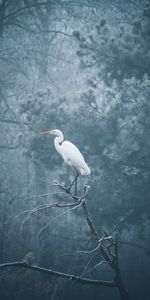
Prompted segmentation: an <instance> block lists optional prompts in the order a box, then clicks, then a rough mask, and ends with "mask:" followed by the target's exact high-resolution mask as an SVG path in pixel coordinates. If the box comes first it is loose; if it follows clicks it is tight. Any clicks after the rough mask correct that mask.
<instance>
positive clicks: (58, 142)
mask: <svg viewBox="0 0 150 300" xmlns="http://www.w3.org/2000/svg"><path fill="white" fill-rule="evenodd" d="M63 140H64V136H63V133H62V132H61V133H60V134H59V136H57V137H56V138H55V140H54V146H55V148H56V150H57V151H58V153H60V154H61V143H62V142H63Z"/></svg>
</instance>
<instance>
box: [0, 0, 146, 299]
mask: <svg viewBox="0 0 150 300" xmlns="http://www.w3.org/2000/svg"><path fill="white" fill-rule="evenodd" d="M149 76H150V1H144V0H141V1H139V0H132V1H131V0H130V1H129V0H126V1H123V0H114V1H113V0H112V1H110V0H107V1H106V0H62V1H61V0H56V1H55V0H48V1H44V0H39V1H37V0H14V1H12V0H0V170H1V172H0V263H4V262H10V261H20V260H22V259H23V257H24V256H25V255H26V254H27V253H31V252H32V256H33V260H34V263H35V264H38V265H41V266H44V267H47V268H50V267H51V268H54V269H56V270H58V271H62V272H67V273H71V274H76V275H81V274H82V275H84V276H86V277H88V278H91V279H105V280H107V279H111V278H112V273H111V270H110V269H109V267H108V266H107V265H106V264H102V265H100V266H97V267H96V268H94V269H93V267H94V266H96V265H97V264H98V263H99V257H98V254H97V253H95V254H94V255H93V256H92V255H88V254H84V255H83V254H78V255H77V254H74V255H73V254H72V255H65V254H67V253H72V252H76V251H78V250H91V249H92V248H93V247H94V246H95V243H94V241H93V239H92V237H91V235H90V232H89V228H88V226H87V224H86V221H85V218H84V215H83V213H82V210H74V211H72V212H70V213H67V214H65V215H63V216H61V217H60V218H57V219H56V220H54V221H53V222H52V223H51V224H50V225H49V226H48V227H47V228H46V229H45V230H44V231H43V232H42V234H40V235H39V232H40V230H41V229H42V228H43V227H44V226H45V225H46V224H47V223H48V222H49V221H50V220H53V219H54V218H55V216H56V215H57V214H58V213H60V210H59V211H58V210H56V209H53V210H47V211H44V212H42V213H37V214H34V215H33V216H32V217H31V218H29V219H27V220H26V221H25V222H24V219H25V216H26V215H20V214H21V213H22V212H23V211H26V210H29V209H32V208H35V207H37V206H39V205H41V204H44V203H53V202H56V201H57V202H59V203H61V202H62V201H68V199H66V198H65V197H64V195H63V196H62V195H60V194H54V192H56V191H58V190H56V188H54V187H53V180H59V181H60V182H63V183H66V184H68V183H69V181H70V180H71V179H72V178H73V177H72V176H73V174H72V172H71V170H69V168H67V167H66V166H65V165H64V164H63V161H62V159H61V158H60V157H59V155H58V154H57V153H56V151H55V149H54V146H53V138H45V137H41V136H40V134H39V133H40V131H43V130H48V129H54V128H59V129H61V130H62V131H63V132H64V135H65V138H66V139H67V140H70V141H72V142H73V143H75V144H76V145H77V146H78V147H79V149H80V150H81V151H82V153H83V155H84V156H85V159H86V161H87V162H88V164H89V166H90V167H91V171H92V172H91V176H89V177H87V178H80V179H79V185H78V192H79V193H81V192H82V188H83V186H84V184H85V183H88V184H89V185H90V186H91V189H90V191H89V194H88V196H87V201H88V207H89V209H90V211H91V214H92V217H93V219H94V222H95V224H96V226H97V229H98V230H99V232H100V234H102V232H103V229H106V230H107V231H108V232H111V231H114V230H115V231H116V232H117V234H118V238H119V260H120V268H121V272H122V276H123V280H124V284H125V286H126V288H127V289H128V290H129V293H130V295H131V299H136V300H141V299H142V300H148V299H150V286H149V281H150V271H149V269H150V268H149V263H150V199H149V195H150V193H149V186H150V185H149V179H150V155H149V149H150V98H149V97H150V79H149ZM45 194H48V195H45ZM18 215H20V216H19V217H17V216H18ZM89 269H92V270H91V271H90V270H89ZM0 290H1V296H0V298H1V299H2V300H9V299H11V300H20V299H21V300H26V299H29V300H30V299H32V300H34V299H35V300H42V299H45V300H47V299H52V300H58V299H59V300H67V299H73V300H76V299H79V300H81V299H82V300H83V299H86V300H91V299H92V300H95V299H103V300H113V299H114V300H117V299H119V295H118V292H117V290H115V289H109V288H104V287H103V288H102V287H101V288H99V287H94V286H92V287H91V286H82V285H79V284H77V283H70V282H68V281H66V280H62V279H56V278H49V277H47V276H44V275H41V274H40V273H35V272H33V271H31V270H29V271H25V270H22V269H18V270H11V269H9V270H7V271H6V270H5V271H3V272H1V274H0Z"/></svg>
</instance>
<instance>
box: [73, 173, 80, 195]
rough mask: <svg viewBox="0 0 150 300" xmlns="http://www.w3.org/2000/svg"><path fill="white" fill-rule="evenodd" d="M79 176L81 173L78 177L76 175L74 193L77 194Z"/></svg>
mask: <svg viewBox="0 0 150 300" xmlns="http://www.w3.org/2000/svg"><path fill="white" fill-rule="evenodd" d="M78 176H79V174H77V175H76V177H75V191H74V195H75V196H76V195H77V180H78Z"/></svg>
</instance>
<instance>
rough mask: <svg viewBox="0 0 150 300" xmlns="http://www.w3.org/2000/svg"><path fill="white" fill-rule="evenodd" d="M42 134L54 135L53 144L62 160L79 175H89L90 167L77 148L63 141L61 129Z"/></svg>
mask: <svg viewBox="0 0 150 300" xmlns="http://www.w3.org/2000/svg"><path fill="white" fill-rule="evenodd" d="M42 134H43V135H51V134H53V135H55V136H56V138H55V140H54V145H55V148H56V150H57V152H58V153H59V154H60V155H61V156H62V158H63V159H64V162H65V163H66V164H67V165H69V166H70V167H71V168H72V169H73V170H74V171H76V173H77V174H78V175H79V174H81V175H89V174H90V173H91V171H90V168H89V167H88V165H87V163H86V162H85V160H84V157H83V155H82V154H81V152H80V151H79V149H78V148H77V147H76V146H75V145H74V144H72V143H71V142H69V141H64V135H63V133H62V131H60V130H58V129H54V130H50V131H45V132H42Z"/></svg>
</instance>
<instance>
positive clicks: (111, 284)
mask: <svg viewBox="0 0 150 300" xmlns="http://www.w3.org/2000/svg"><path fill="white" fill-rule="evenodd" d="M16 267H17V268H25V269H31V270H33V271H38V272H42V273H45V274H47V275H50V276H55V277H60V278H66V279H69V280H71V281H77V282H81V283H83V284H87V285H97V286H107V287H115V283H114V282H113V281H105V280H91V279H88V278H84V277H80V276H75V275H71V274H67V273H62V272H57V271H54V270H52V269H46V268H43V267H39V266H36V265H32V264H29V263H26V262H22V261H19V262H11V263H5V264H1V265H0V270H3V269H6V268H15V269H16Z"/></svg>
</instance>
